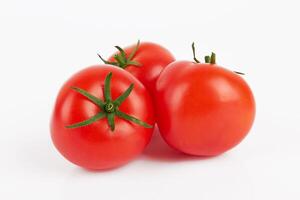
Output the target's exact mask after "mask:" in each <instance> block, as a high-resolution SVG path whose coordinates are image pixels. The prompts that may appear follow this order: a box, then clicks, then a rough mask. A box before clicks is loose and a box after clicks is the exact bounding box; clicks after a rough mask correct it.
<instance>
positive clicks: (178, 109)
mask: <svg viewBox="0 0 300 200" xmlns="http://www.w3.org/2000/svg"><path fill="white" fill-rule="evenodd" d="M207 60H210V58H207ZM211 60H215V59H211ZM156 90H157V92H156V111H157V123H158V127H159V130H160V133H161V135H162V137H163V138H164V140H165V141H166V142H167V143H168V144H169V145H170V146H171V147H173V148H175V149H177V150H180V151H182V152H184V153H187V154H191V155H199V156H212V155H218V154H221V153H223V152H225V151H227V150H229V149H231V148H232V147H234V146H235V145H237V144H238V143H239V142H241V140H242V139H243V138H244V137H245V136H246V135H247V133H248V131H249V130H250V128H251V126H252V123H253V121H254V116H255V102H254V97H253V95H252V92H251V90H250V88H249V86H248V85H247V83H246V82H245V81H244V80H243V78H242V77H241V76H239V75H237V74H236V73H234V72H232V71H229V70H227V69H225V68H223V67H220V66H217V65H215V64H214V63H213V64H210V63H205V64H201V63H195V62H189V61H177V62H174V63H172V64H170V65H169V66H168V67H167V68H166V69H165V70H164V71H163V72H162V73H161V75H160V77H159V79H158V80H157V84H156Z"/></svg>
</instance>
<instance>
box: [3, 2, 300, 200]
mask: <svg viewBox="0 0 300 200" xmlns="http://www.w3.org/2000/svg"><path fill="white" fill-rule="evenodd" d="M298 2H299V1H296V0H295V1H292V0H285V1H276V0H275V1H274V0H273V1H267V0H266V1H262V0H248V1H247V0H229V1H216V0H210V1H196V0H195V1H190V0H186V1H180V3H178V2H175V1H161V0H160V1H158V0H152V1H137V0H136V1H133V0H132V1H100V0H97V1H96V0H95V1H74V0H73V1H71V0H70V1H66V0H52V1H41V0H27V1H21V0H11V1H8V0H7V1H5V0H1V1H0V29H1V30H0V55H1V58H0V85H1V98H0V113H1V115H0V120H1V122H0V123H1V126H0V134H1V138H0V157H1V159H0V188H1V189H0V199H5V200H10V199H30V200H35V199H43V200H48V199H49V200H54V199H64V200H65V199H72V200H75V199H80V200H82V199H105V200H107V199H122V200H125V199H130V200H135V199H143V200H148V199H149V200H150V199H151V200H156V199H189V200H190V199H202V200H203V199H204V200H205V199H213V200H215V199H216V200H217V199H223V200H225V199H226V200H227V199H228V200H238V199H239V200H240V199H243V200H248V199H255V200H258V199H273V200H274V199H289V200H290V199H300V189H299V185H300V181H299V180H300V172H299V171H300V170H299V169H300V128H299V123H300V106H299V102H300V94H299V93H300V90H299V87H300V78H299V77H300V70H299V69H300V61H299V55H300V54H299V52H300V51H299V50H300V49H299V45H300V39H299V35H300V29H299V19H300V13H299V6H300V5H299V3H298ZM137 39H141V40H143V41H145V40H146V41H155V42H158V43H161V44H162V45H164V46H165V47H167V48H168V49H170V50H171V51H172V52H173V53H174V55H175V56H176V57H177V58H178V59H192V52H191V47H190V44H191V42H192V41H195V42H196V44H197V54H198V55H199V56H201V57H202V56H204V55H205V54H208V53H210V51H211V50H213V51H214V52H216V53H217V56H218V57H217V61H218V63H219V64H221V65H223V66H227V67H229V68H231V69H233V70H238V71H242V72H245V73H246V74H247V75H246V76H245V78H246V80H247V81H248V83H249V84H250V85H251V87H252V89H253V92H254V94H255V97H256V101H257V117H256V120H255V124H254V127H253V129H252V130H251V132H250V134H249V136H248V137H247V138H246V140H244V141H243V142H242V143H241V144H240V145H239V146H238V147H236V148H235V149H233V150H232V151H230V152H228V153H226V154H224V155H222V156H219V157H215V158H211V159H192V158H190V157H186V156H183V155H178V154H176V153H175V152H173V151H172V150H170V149H169V148H168V147H167V146H166V145H164V144H163V143H162V141H161V140H160V138H159V137H158V135H156V136H155V137H154V139H153V142H152V143H151V145H150V146H149V147H148V149H147V150H146V152H145V153H144V154H142V155H141V156H140V157H139V158H138V159H137V160H135V161H133V162H131V163H130V164H128V165H126V166H124V167H121V168H118V169H115V170H110V171H103V172H91V171H86V170H84V169H81V168H79V167H77V166H74V165H72V164H70V163H69V162H68V161H66V160H65V159H63V158H62V156H60V154H58V152H57V151H56V150H55V149H54V147H53V145H52V143H51V140H50V134H49V118H50V114H51V111H52V106H53V104H54V100H55V97H56V94H57V92H58V90H59V88H60V86H61V84H62V83H63V82H64V81H65V80H66V79H67V78H68V77H69V76H70V75H71V74H73V73H75V72H76V71H78V70H79V69H81V68H83V67H85V66H88V65H91V64H95V63H99V62H100V61H99V59H98V57H97V56H96V53H99V52H101V53H102V55H104V56H109V55H110V54H111V53H112V52H113V51H114V50H113V47H112V46H113V45H116V44H118V45H121V46H124V45H128V44H132V43H135V42H136V40H137ZM159 152H162V153H161V154H162V155H160V153H159Z"/></svg>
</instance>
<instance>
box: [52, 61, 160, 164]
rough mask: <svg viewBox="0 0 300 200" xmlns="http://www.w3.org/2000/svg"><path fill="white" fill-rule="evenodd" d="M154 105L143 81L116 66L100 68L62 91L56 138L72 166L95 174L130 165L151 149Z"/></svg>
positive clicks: (55, 118)
mask: <svg viewBox="0 0 300 200" xmlns="http://www.w3.org/2000/svg"><path fill="white" fill-rule="evenodd" d="M153 124H154V110H153V104H152V99H151V97H150V95H149V93H148V91H147V90H146V88H145V87H144V86H143V84H142V83H140V81H138V80H137V79H136V78H135V77H133V76H132V75H131V74H130V73H128V72H126V71H125V70H122V69H120V68H118V67H115V66H110V65H95V66H91V67H88V68H86V69H83V70H81V71H80V72H78V73H76V74H75V75H73V76H72V77H71V78H70V79H69V80H68V81H67V82H66V83H65V84H64V85H63V86H62V88H61V90H60V92H59V94H58V96H57V100H56V103H55V107H54V112H53V115H52V120H51V137H52V140H53V143H54V145H55V147H56V148H57V149H58V151H59V152H60V153H61V154H62V155H63V156H64V157H65V158H67V159H68V160H69V161H71V162H72V163H74V164H76V165H79V166H81V167H84V168H89V169H108V168H113V167H118V166H120V165H123V164H126V163H127V162H129V161H130V160H132V159H133V158H135V157H136V156H137V155H139V154H140V153H141V152H142V151H143V150H144V148H145V147H146V145H147V144H148V143H149V141H150V139H151V136H152V133H153Z"/></svg>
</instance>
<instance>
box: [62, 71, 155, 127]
mask: <svg viewBox="0 0 300 200" xmlns="http://www.w3.org/2000/svg"><path fill="white" fill-rule="evenodd" d="M111 78H112V72H110V73H108V75H107V76H106V77H105V81H104V98H105V101H103V100H101V99H99V98H97V97H95V96H93V95H92V94H90V93H88V92H87V91H85V90H83V89H81V88H78V87H71V88H72V89H73V90H74V91H76V92H78V93H79V94H81V95H83V96H84V97H86V98H87V99H88V100H90V101H91V102H92V103H94V104H95V105H97V106H98V107H99V108H100V110H101V111H100V112H99V113H97V114H96V115H95V116H93V117H91V118H89V119H87V120H84V121H82V122H78V123H75V124H72V125H68V126H66V128H79V127H83V126H88V125H90V124H92V123H94V122H96V121H98V120H100V119H102V118H104V117H106V118H107V121H108V125H109V127H110V129H111V131H114V130H115V116H118V117H120V118H122V119H125V120H127V121H131V122H133V123H136V124H138V125H140V126H143V127H145V128H152V127H153V126H152V125H149V124H147V123H146V122H143V121H141V120H139V119H137V118H135V117H133V116H130V115H128V114H126V113H123V112H122V111H120V110H119V106H120V105H121V104H122V103H123V102H124V101H125V100H126V98H127V97H128V96H129V95H130V93H131V92H132V90H133V87H134V85H133V84H130V86H129V87H128V88H127V89H126V91H125V92H124V93H123V94H121V95H120V96H119V97H118V98H117V99H115V100H112V97H111Z"/></svg>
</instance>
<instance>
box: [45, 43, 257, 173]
mask: <svg viewBox="0 0 300 200" xmlns="http://www.w3.org/2000/svg"><path fill="white" fill-rule="evenodd" d="M192 47H193V53H194V61H193V62H192V61H175V58H174V57H173V55H172V54H171V53H170V52H169V51H168V50H167V49H165V48H164V47H162V46H160V45H158V44H155V43H150V42H142V43H140V42H138V43H137V44H136V45H132V46H129V47H127V48H124V49H122V48H121V47H119V46H116V48H117V49H118V52H116V53H114V54H113V55H112V56H111V57H109V58H108V59H107V60H105V59H103V58H102V57H101V56H100V55H99V57H100V58H101V60H102V61H103V62H104V64H102V65H94V66H91V67H88V68H85V69H83V70H82V71H79V72H78V73H76V74H75V75H73V76H72V77H71V78H70V79H69V80H68V81H67V82H66V83H65V84H64V85H63V86H62V88H61V90H60V92H59V94H58V97H57V100H56V103H55V107H54V111H53V115H52V120H51V137H52V140H53V143H54V145H55V146H56V148H57V149H58V150H59V152H60V153H61V154H62V155H63V156H64V157H65V158H66V159H68V160H69V161H71V162H73V163H74V164H77V165H79V166H81V167H84V168H89V169H108V168H113V167H118V166H120V165H123V164H125V163H127V162H129V161H130V160H132V159H134V158H135V157H136V156H137V155H139V154H140V153H141V152H142V151H143V150H144V149H145V147H146V146H147V144H148V143H149V142H150V140H151V136H152V133H153V128H154V125H155V123H157V125H158V128H159V131H160V134H161V135H162V137H163V139H164V140H165V141H166V143H167V144H169V145H170V146H171V147H173V148H175V149H177V150H179V151H181V152H184V153H186V154H190V155H198V156H213V155H218V154H221V153H223V152H225V151H227V150H229V149H231V148H232V147H234V146H236V145H237V144H238V143H239V142H241V140H242V139H243V138H244V137H245V136H246V135H247V133H248V132H249V130H250V128H251V126H252V124H253V121H254V117H255V101H254V97H253V94H252V92H251V90H250V88H249V86H248V85H247V83H246V82H245V81H244V79H243V78H242V77H241V74H242V73H240V72H233V71H230V70H228V69H225V68H223V67H221V66H218V65H216V56H215V54H214V53H212V54H211V56H206V57H205V63H201V62H200V61H199V60H198V59H197V58H196V57H195V49H194V44H193V45H192Z"/></svg>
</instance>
